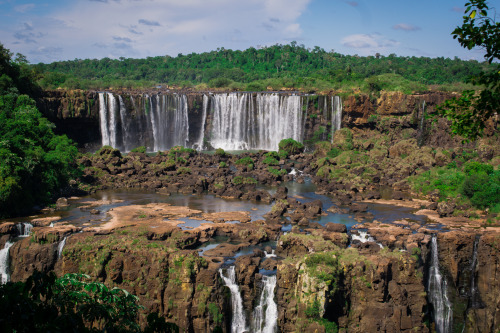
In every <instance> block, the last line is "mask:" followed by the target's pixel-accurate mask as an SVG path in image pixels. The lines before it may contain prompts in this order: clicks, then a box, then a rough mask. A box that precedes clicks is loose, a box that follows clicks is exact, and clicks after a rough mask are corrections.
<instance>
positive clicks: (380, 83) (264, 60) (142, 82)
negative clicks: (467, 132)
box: [33, 42, 492, 93]
mask: <svg viewBox="0 0 500 333" xmlns="http://www.w3.org/2000/svg"><path fill="white" fill-rule="evenodd" d="M491 66H492V65H490V64H488V63H487V62H478V61H475V60H469V61H464V60H460V59H458V58H456V57H455V59H448V58H443V57H440V58H428V57H401V56H396V55H395V54H391V55H389V56H382V55H380V54H375V55H373V56H368V57H361V56H357V55H342V54H339V53H336V52H334V51H333V50H332V51H330V52H327V51H325V50H324V49H322V48H320V47H318V46H316V47H314V48H312V49H311V48H306V47H305V46H304V45H298V44H297V43H296V42H291V43H290V44H287V45H281V44H276V45H273V46H269V47H263V48H258V49H257V48H254V47H250V48H248V49H246V50H244V51H239V50H230V49H225V48H218V49H217V50H216V51H211V52H204V53H200V54H197V53H191V54H187V55H183V54H178V55H177V57H170V56H158V57H148V58H146V59H132V58H120V59H109V58H103V59H100V60H97V59H85V60H82V59H75V60H70V61H60V62H54V63H51V64H42V63H40V64H37V65H33V69H34V71H35V72H36V73H37V76H38V82H39V84H40V85H41V86H42V87H43V88H45V89H55V88H66V89H105V88H149V87H153V86H157V85H168V86H173V87H178V88H195V89H198V90H204V89H208V88H212V89H213V88H224V89H227V90H237V91H238V90H239V91H262V90H267V89H269V88H271V89H273V90H280V89H290V90H292V89H296V90H302V91H306V92H320V91H328V90H336V91H345V92H351V91H353V90H360V91H362V92H373V91H380V90H393V91H403V92H404V93H412V92H421V91H428V90H443V91H462V90H464V89H470V88H471V87H472V85H469V84H465V83H464V82H466V81H467V79H469V78H470V77H472V76H476V75H478V74H479V73H481V72H482V71H485V70H488V69H489V68H490V67H491Z"/></svg>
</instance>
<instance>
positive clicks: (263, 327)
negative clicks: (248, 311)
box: [252, 275, 278, 333]
mask: <svg viewBox="0 0 500 333" xmlns="http://www.w3.org/2000/svg"><path fill="white" fill-rule="evenodd" d="M262 284H263V286H262V293H261V294H260V299H259V305H257V307H256V308H255V310H254V314H253V323H252V327H253V330H252V332H257V333H274V332H276V330H277V328H278V323H277V321H278V306H277V305H276V302H275V301H274V289H275V287H276V275H272V276H263V277H262Z"/></svg>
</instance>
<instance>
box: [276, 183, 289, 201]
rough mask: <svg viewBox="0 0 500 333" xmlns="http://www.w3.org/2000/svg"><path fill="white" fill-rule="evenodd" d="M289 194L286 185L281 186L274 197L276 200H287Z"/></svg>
mask: <svg viewBox="0 0 500 333" xmlns="http://www.w3.org/2000/svg"><path fill="white" fill-rule="evenodd" d="M287 195H288V188H286V187H285V186H279V187H278V188H277V189H276V193H275V194H274V196H273V198H274V200H286V198H287Z"/></svg>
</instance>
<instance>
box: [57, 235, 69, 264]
mask: <svg viewBox="0 0 500 333" xmlns="http://www.w3.org/2000/svg"><path fill="white" fill-rule="evenodd" d="M67 238H68V236H64V238H63V239H62V241H60V242H59V245H57V259H61V257H62V251H63V249H64V245H66V239H67Z"/></svg>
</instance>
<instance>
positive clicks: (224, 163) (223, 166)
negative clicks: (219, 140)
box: [219, 162, 227, 168]
mask: <svg viewBox="0 0 500 333" xmlns="http://www.w3.org/2000/svg"><path fill="white" fill-rule="evenodd" d="M219 168H227V163H226V162H220V163H219Z"/></svg>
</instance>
